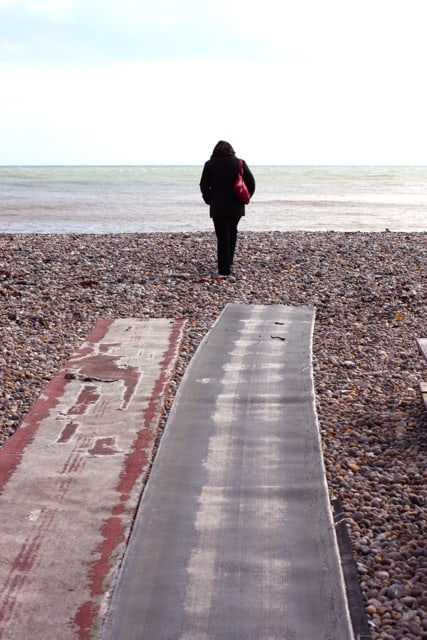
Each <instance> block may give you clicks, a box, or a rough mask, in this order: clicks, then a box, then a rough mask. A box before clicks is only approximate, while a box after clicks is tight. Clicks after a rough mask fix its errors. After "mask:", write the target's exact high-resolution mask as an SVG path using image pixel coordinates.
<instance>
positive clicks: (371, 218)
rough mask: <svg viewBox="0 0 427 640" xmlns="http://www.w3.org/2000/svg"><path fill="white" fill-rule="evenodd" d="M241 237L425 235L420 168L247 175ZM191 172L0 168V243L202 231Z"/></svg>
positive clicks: (204, 212)
mask: <svg viewBox="0 0 427 640" xmlns="http://www.w3.org/2000/svg"><path fill="white" fill-rule="evenodd" d="M251 169H252V171H253V173H254V176H255V179H256V183H257V189H256V193H255V195H254V198H253V199H252V201H251V203H250V204H249V205H248V206H247V207H246V216H245V218H244V219H243V220H242V221H241V223H240V225H239V228H240V229H241V230H247V231H276V230H277V231H299V230H303V231H327V230H336V231H384V230H386V229H389V230H391V231H412V232H415V231H426V230H427V167H410V166H405V167H395V166H393V167H382V166H372V167H355V166H344V167H342V166H336V167H335V166H315V167H312V166H251ZM201 171H202V167H201V166H99V167H89V166H81V167H71V166H56V167H39V166H37V167H0V233H49V234H55V233H60V234H63V233H139V232H171V233H173V232H192V231H206V230H211V229H212V223H211V221H210V219H209V210H208V207H207V206H206V205H205V204H204V202H203V201H202V198H201V195H200V190H199V180H200V174H201Z"/></svg>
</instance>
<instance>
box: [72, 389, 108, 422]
mask: <svg viewBox="0 0 427 640" xmlns="http://www.w3.org/2000/svg"><path fill="white" fill-rule="evenodd" d="M99 397H100V396H99V393H98V389H97V388H96V387H95V386H92V385H91V386H85V387H83V389H82V390H81V391H80V393H79V397H78V398H77V400H76V403H75V404H74V405H73V406H72V407H70V408H69V409H68V411H67V413H68V415H70V416H72V415H80V416H81V415H83V414H85V413H86V412H87V408H88V407H89V406H90V405H91V404H96V403H97V401H98V400H99Z"/></svg>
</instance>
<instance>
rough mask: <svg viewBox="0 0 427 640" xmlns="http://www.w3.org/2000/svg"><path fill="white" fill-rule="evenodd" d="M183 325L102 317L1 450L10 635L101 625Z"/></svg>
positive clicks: (60, 638) (0, 564)
mask: <svg viewBox="0 0 427 640" xmlns="http://www.w3.org/2000/svg"><path fill="white" fill-rule="evenodd" d="M182 328H183V322H177V321H172V320H146V321H144V320H135V319H129V318H127V319H120V320H114V321H113V320H112V319H109V320H101V321H99V322H98V324H97V325H96V327H95V329H94V331H93V333H92V334H91V335H90V336H89V338H88V340H87V341H86V342H85V343H84V344H83V346H82V347H81V349H79V351H78V352H77V353H76V354H74V356H73V357H72V358H71V360H70V362H69V363H68V364H67V366H66V367H65V369H62V370H61V371H60V372H59V373H58V375H57V376H56V377H55V379H54V380H53V381H52V382H51V383H50V384H49V385H48V387H47V388H46V390H45V391H44V393H43V394H41V396H40V398H39V399H38V401H37V402H36V403H35V405H34V407H33V409H32V410H31V411H30V413H29V414H28V416H27V418H26V419H25V420H24V422H23V424H22V425H21V427H20V428H19V429H18V431H17V432H16V433H15V434H14V436H13V437H12V438H11V439H10V440H9V441H8V443H7V444H6V445H5V446H4V447H3V448H2V449H1V450H0V542H1V544H0V638H1V639H2V640H77V639H78V640H83V639H86V638H93V637H94V633H95V631H94V630H96V629H99V623H100V620H101V618H102V615H103V614H104V613H105V603H106V600H107V595H108V593H109V589H110V587H111V584H112V582H113V580H114V578H115V577H116V575H117V572H118V569H119V567H120V562H121V559H122V556H123V553H124V551H125V548H126V543H127V539H128V537H129V533H130V529H131V526H132V522H133V518H134V515H135V512H136V509H137V506H138V502H139V500H140V496H141V492H142V485H143V482H144V480H145V478H146V475H147V473H148V469H149V465H150V463H151V459H152V452H153V448H154V446H155V442H156V436H157V431H158V426H159V420H160V414H161V410H162V408H163V406H164V396H165V393H166V390H167V385H168V381H169V379H170V377H171V374H172V371H173V366H174V362H175V358H176V355H177V351H178V347H179V344H180V340H181V336H182ZM119 637H120V636H119Z"/></svg>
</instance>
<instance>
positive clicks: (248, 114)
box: [0, 0, 427, 164]
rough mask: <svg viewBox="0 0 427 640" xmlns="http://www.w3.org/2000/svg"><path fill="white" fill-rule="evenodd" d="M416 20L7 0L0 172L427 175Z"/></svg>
mask: <svg viewBox="0 0 427 640" xmlns="http://www.w3.org/2000/svg"><path fill="white" fill-rule="evenodd" d="M24 5H26V6H27V8H26V11H25V13H24V14H21V13H18V12H17V11H18V9H19V8H21V10H22V7H23V6H24ZM30 5H31V11H30V8H29V7H30ZM208 7H209V11H208ZM12 8H13V9H14V11H15V13H13V12H12ZM423 8H424V0H423V2H421V1H420V0H405V1H403V0H388V2H385V1H384V0H375V1H374V2H372V0H369V2H368V1H367V0H359V2H351V0H349V1H348V2H342V1H340V2H338V1H337V0H325V1H324V2H322V3H319V2H318V1H317V0H316V1H314V0H312V1H310V0H298V2H294V0H292V1H290V0H284V1H283V2H280V3H279V2H277V1H276V0H263V2H262V3H260V2H258V1H254V0H245V1H244V2H243V0H235V1H234V2H233V3H231V4H230V3H229V2H228V0H227V2H226V1H225V0H216V2H215V3H212V2H204V1H202V0H182V2H180V3H179V4H177V3H176V2H175V0H157V1H156V2H155V3H153V2H151V0H150V2H148V1H147V0H122V2H120V3H118V2H112V0H104V1H103V2H101V0H91V1H90V2H89V1H87V0H74V1H72V0H44V1H40V2H36V1H33V2H31V1H30V0H21V1H19V0H9V2H7V1H5V0H0V12H1V11H3V10H4V11H3V14H2V15H3V17H6V16H8V20H9V23H7V21H2V20H1V16H0V55H1V56H2V62H0V139H1V140H2V145H1V148H0V164H7V163H17V164H19V163H77V164H78V163H90V164H91V163H94V164H96V163H106V164H114V163H119V164H120V163H124V164H127V163H129V164H132V163H181V162H182V163H200V162H202V161H203V160H204V159H205V158H206V157H207V155H208V154H209V153H210V151H211V149H212V147H213V145H214V144H215V142H216V141H217V140H218V139H219V138H225V139H229V140H230V142H231V143H232V144H233V146H234V147H235V148H236V150H237V151H238V152H239V153H242V155H244V156H245V157H247V159H248V161H250V162H251V163H252V164H253V163H266V164H268V163H279V164H281V163H284V164H288V163H290V164H306V163H308V164H310V163H338V164H339V163H356V164H358V163H384V164H386V163H388V162H390V163H414V164H416V163H422V162H423V161H424V149H425V147H426V145H427V139H426V135H427V134H426V133H425V126H424V119H425V112H426V110H427V98H426V91H425V89H424V80H423V79H424V61H425V58H426V53H427V40H426V39H425V38H424V34H423V28H424V21H423V19H422V18H423V16H424V13H423V11H422V10H423ZM6 9H10V11H9V12H6ZM242 16H243V17H242ZM18 17H23V18H25V20H23V21H22V22H19V21H18ZM1 25H3V27H2V26H1ZM11 25H12V26H13V25H15V32H14V31H13V29H10V28H8V27H11ZM2 28H3V37H2V38H1V29H2ZM153 57H154V58H155V59H153ZM8 59H9V60H13V61H14V62H13V64H12V63H11V62H9V63H7V60H8Z"/></svg>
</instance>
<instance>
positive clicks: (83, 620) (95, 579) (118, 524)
mask: <svg viewBox="0 0 427 640" xmlns="http://www.w3.org/2000/svg"><path fill="white" fill-rule="evenodd" d="M184 324H185V320H177V321H175V322H174V324H173V328H172V331H171V333H170V336H169V347H168V349H167V351H166V352H165V354H164V358H163V360H162V362H161V365H160V375H159V377H158V379H157V381H156V383H155V385H154V388H153V392H152V395H151V399H150V402H149V404H148V407H147V409H146V410H145V412H144V419H143V426H142V427H141V429H140V431H139V433H138V434H137V438H136V440H135V443H134V445H133V447H132V451H131V452H130V453H129V454H128V455H127V456H126V458H125V462H124V468H123V470H122V472H121V474H120V482H119V484H118V486H117V491H118V492H119V495H120V499H119V502H118V503H117V504H116V505H113V507H112V514H114V515H112V517H111V518H110V519H109V520H108V521H107V522H106V523H105V524H104V526H103V527H102V536H103V543H102V544H101V545H100V547H99V548H98V549H97V550H96V551H97V552H98V553H99V554H100V557H99V559H98V560H96V561H95V562H94V563H93V564H92V567H91V570H90V575H91V587H90V592H91V595H92V597H93V598H94V600H92V601H88V602H86V603H85V604H84V605H82V607H80V609H79V612H78V614H77V615H76V617H75V619H74V622H75V623H76V624H77V625H79V628H80V633H79V640H89V637H90V630H91V627H92V625H93V624H94V621H95V618H96V614H95V613H94V611H97V610H98V605H96V602H95V600H96V598H97V597H99V596H100V595H102V594H103V592H104V590H103V588H102V584H103V581H104V580H105V577H106V576H107V575H108V572H109V570H110V563H111V557H112V556H113V554H114V552H115V550H116V548H117V546H118V545H119V544H120V543H121V542H122V541H123V537H124V531H125V529H126V527H127V523H126V525H125V524H123V521H122V519H121V518H119V517H117V516H118V515H119V514H121V513H122V512H123V503H124V502H126V500H127V499H128V496H129V494H130V492H131V490H132V489H133V487H134V486H135V483H136V481H137V480H138V478H139V476H140V474H141V471H142V470H143V469H144V468H146V469H147V468H148V464H149V462H150V461H151V458H150V456H149V455H148V453H147V451H148V450H149V448H150V445H151V446H153V445H154V442H155V439H156V432H157V427H158V423H157V424H156V425H154V424H152V423H153V419H154V417H155V415H156V410H157V409H158V408H159V405H160V404H162V401H163V399H164V397H165V395H166V392H167V384H166V383H167V377H168V376H167V371H168V367H169V366H170V363H171V361H172V359H173V357H174V355H175V354H176V349H177V344H179V340H180V336H181V335H182V328H183V326H184ZM159 420H160V414H158V422H159ZM151 450H152V449H151ZM151 450H150V451H151ZM131 515H132V518H133V517H134V515H135V514H131Z"/></svg>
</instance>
